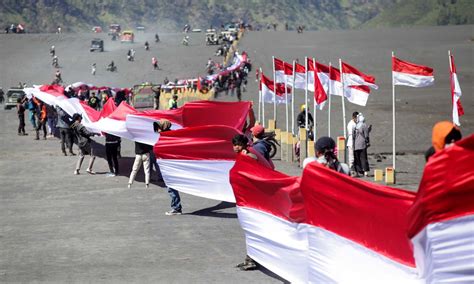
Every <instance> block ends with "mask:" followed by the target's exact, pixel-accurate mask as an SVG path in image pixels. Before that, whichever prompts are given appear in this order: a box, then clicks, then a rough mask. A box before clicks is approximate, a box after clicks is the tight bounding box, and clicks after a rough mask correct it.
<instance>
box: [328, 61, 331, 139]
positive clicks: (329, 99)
mask: <svg viewBox="0 0 474 284" xmlns="http://www.w3.org/2000/svg"><path fill="white" fill-rule="evenodd" d="M329 86H331V62H329ZM328 97H329V98H328V137H331V88H330V87H329V88H328Z"/></svg>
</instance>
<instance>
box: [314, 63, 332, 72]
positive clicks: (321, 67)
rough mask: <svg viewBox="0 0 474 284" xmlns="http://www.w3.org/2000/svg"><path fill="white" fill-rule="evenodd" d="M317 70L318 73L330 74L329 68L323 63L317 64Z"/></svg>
mask: <svg viewBox="0 0 474 284" xmlns="http://www.w3.org/2000/svg"><path fill="white" fill-rule="evenodd" d="M316 69H317V70H318V73H320V72H322V73H329V66H327V65H324V64H322V63H319V62H316Z"/></svg>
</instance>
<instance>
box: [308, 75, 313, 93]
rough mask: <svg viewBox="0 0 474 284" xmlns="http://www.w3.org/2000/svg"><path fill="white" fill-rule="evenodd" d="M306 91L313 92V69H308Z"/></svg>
mask: <svg viewBox="0 0 474 284" xmlns="http://www.w3.org/2000/svg"><path fill="white" fill-rule="evenodd" d="M308 91H310V92H314V71H308Z"/></svg>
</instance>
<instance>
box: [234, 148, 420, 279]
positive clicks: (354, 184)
mask: <svg viewBox="0 0 474 284" xmlns="http://www.w3.org/2000/svg"><path fill="white" fill-rule="evenodd" d="M230 181H231V184H232V187H233V190H234V194H235V198H236V203H237V215H238V217H239V222H240V225H241V227H242V228H243V230H244V232H245V238H246V245H247V254H248V255H249V256H250V257H251V258H253V259H254V260H255V261H257V262H258V263H260V264H261V265H263V266H264V267H266V268H267V269H269V270H271V271H272V272H274V273H275V274H277V275H279V276H280V277H282V278H284V279H286V280H288V281H290V282H295V283H397V284H398V283H422V282H421V281H419V280H418V279H417V278H416V276H417V275H416V269H415V267H414V266H415V261H414V258H413V251H412V249H411V245H410V241H409V239H408V238H407V237H406V228H407V219H406V214H407V212H408V209H409V208H410V206H411V205H412V203H413V200H414V199H415V194H414V193H411V192H405V191H403V190H399V189H395V188H390V187H386V186H382V185H376V184H373V183H368V182H364V181H359V180H354V179H352V178H350V177H348V176H344V175H342V174H339V173H337V172H335V171H332V170H330V169H328V168H325V167H323V166H321V165H319V164H317V163H312V164H309V165H308V166H307V167H306V168H305V170H304V173H303V177H302V178H299V177H293V176H287V175H285V174H282V173H279V172H277V171H273V170H270V169H268V168H266V167H264V166H263V165H261V164H259V163H258V162H257V161H255V160H254V159H252V158H250V157H248V156H243V155H240V156H238V157H237V160H236V163H235V166H234V168H232V170H231V171H230Z"/></svg>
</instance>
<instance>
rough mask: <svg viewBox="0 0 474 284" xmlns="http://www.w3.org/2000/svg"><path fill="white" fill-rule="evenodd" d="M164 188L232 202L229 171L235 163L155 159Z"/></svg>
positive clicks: (233, 200)
mask: <svg viewBox="0 0 474 284" xmlns="http://www.w3.org/2000/svg"><path fill="white" fill-rule="evenodd" d="M156 161H157V162H158V165H159V166H160V171H161V175H162V176H163V180H164V181H165V184H166V186H168V187H171V188H174V189H176V190H178V191H180V192H184V193H188V194H191V195H194V196H199V197H204V198H209V199H215V200H221V201H227V202H234V203H235V196H234V191H233V190H232V186H231V185H230V181H229V171H230V169H231V168H232V167H233V166H234V164H235V161H216V160H172V159H157V160H156Z"/></svg>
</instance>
